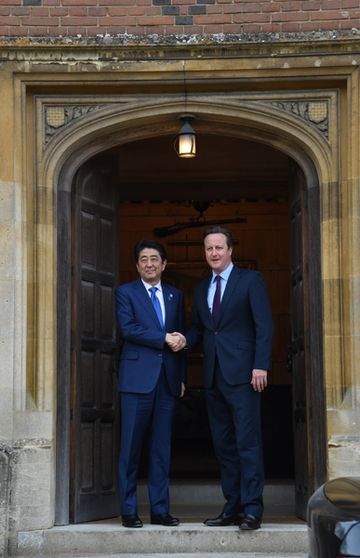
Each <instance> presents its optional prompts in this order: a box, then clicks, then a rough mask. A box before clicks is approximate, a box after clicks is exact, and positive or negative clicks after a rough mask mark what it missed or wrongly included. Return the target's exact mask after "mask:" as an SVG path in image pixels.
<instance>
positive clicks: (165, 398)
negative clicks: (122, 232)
mask: <svg viewBox="0 0 360 558" xmlns="http://www.w3.org/2000/svg"><path fill="white" fill-rule="evenodd" d="M135 259H136V267H137V270H138V272H139V275H140V277H139V278H138V279H137V280H136V281H133V282H131V283H127V284H125V285H121V286H120V287H117V289H116V291H115V299H116V318H117V323H118V327H119V330H120V334H121V337H122V340H123V348H122V353H121V360H120V365H119V379H118V390H119V392H120V409H121V441H120V456H119V488H120V498H121V514H122V524H123V525H124V526H125V527H135V528H136V527H142V525H143V523H142V521H141V519H140V518H139V516H138V508H137V495H136V486H137V475H138V468H139V462H140V457H141V450H142V446H143V442H144V437H145V434H146V435H147V436H148V442H149V444H148V445H149V463H148V492H149V500H150V506H151V523H153V524H160V525H167V526H176V525H178V524H179V520H178V519H177V518H176V517H173V516H171V515H170V513H169V468H170V453H171V431H172V423H173V415H174V408H175V403H176V400H177V398H179V397H182V396H183V394H184V391H185V384H184V382H185V360H184V355H183V353H176V352H173V351H172V350H171V348H170V347H171V345H172V344H173V343H174V342H176V340H178V337H177V335H176V334H171V333H169V332H175V331H177V332H182V331H183V330H184V302H183V295H182V293H181V292H180V291H179V290H178V289H176V288H174V287H171V286H169V285H166V284H163V283H161V275H162V272H163V271H164V269H165V267H166V253H165V249H164V247H163V246H162V245H161V244H158V243H157V242H154V241H152V240H143V241H140V242H138V243H137V245H136V247H135Z"/></svg>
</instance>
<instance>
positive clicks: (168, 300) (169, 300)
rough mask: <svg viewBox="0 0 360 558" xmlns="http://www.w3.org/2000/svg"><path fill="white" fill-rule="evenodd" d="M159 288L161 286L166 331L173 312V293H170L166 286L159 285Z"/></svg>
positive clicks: (170, 290)
mask: <svg viewBox="0 0 360 558" xmlns="http://www.w3.org/2000/svg"><path fill="white" fill-rule="evenodd" d="M161 286H162V292H163V297H164V305H165V329H166V324H167V323H168V322H170V319H171V317H172V315H173V312H174V304H173V302H174V293H173V292H172V289H171V288H170V287H169V286H168V285H165V284H164V283H161Z"/></svg>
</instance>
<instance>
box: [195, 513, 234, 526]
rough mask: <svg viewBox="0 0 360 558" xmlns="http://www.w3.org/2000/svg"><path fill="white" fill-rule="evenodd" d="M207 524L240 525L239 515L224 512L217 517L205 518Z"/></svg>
mask: <svg viewBox="0 0 360 558" xmlns="http://www.w3.org/2000/svg"><path fill="white" fill-rule="evenodd" d="M204 523H205V525H207V526H208V527H226V526H227V525H239V516H238V515H237V514H236V513H234V514H229V515H228V514H226V513H224V512H222V513H221V514H220V515H218V516H217V517H214V518H212V519H205V521H204Z"/></svg>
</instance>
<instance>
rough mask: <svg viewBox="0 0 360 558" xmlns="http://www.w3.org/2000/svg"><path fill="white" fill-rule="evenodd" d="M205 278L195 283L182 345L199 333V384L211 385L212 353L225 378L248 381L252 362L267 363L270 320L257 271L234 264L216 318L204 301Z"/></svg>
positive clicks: (255, 365)
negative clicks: (201, 366)
mask: <svg viewBox="0 0 360 558" xmlns="http://www.w3.org/2000/svg"><path fill="white" fill-rule="evenodd" d="M210 281H211V277H209V278H207V279H205V280H203V281H201V282H200V283H199V284H198V285H197V287H196V290H195V297H194V306H193V313H192V324H191V329H190V331H189V332H188V333H187V335H186V338H187V343H188V346H189V348H192V347H193V346H194V345H195V344H196V343H197V342H198V341H199V340H200V338H201V337H202V340H203V350H204V386H205V387H211V386H212V381H213V374H214V367H215V356H217V359H218V362H219V365H220V369H221V371H222V373H223V375H224V378H225V380H226V381H227V383H228V384H230V385H236V384H243V383H247V382H250V381H251V378H252V370H253V369H254V368H260V369H262V370H270V369H271V349H272V338H273V321H272V314H271V307H270V302H269V297H268V293H267V289H266V286H265V283H264V280H263V277H262V275H261V273H259V272H257V271H252V270H248V269H240V268H237V267H235V266H234V267H233V269H232V271H231V273H230V276H229V279H228V282H227V286H226V289H225V291H224V294H223V298H222V301H221V309H220V315H219V318H218V320H217V322H216V323H215V322H214V320H213V318H212V316H211V313H210V310H209V307H208V302H207V295H208V289H209V283H210Z"/></svg>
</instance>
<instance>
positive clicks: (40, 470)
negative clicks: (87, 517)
mask: <svg viewBox="0 0 360 558" xmlns="http://www.w3.org/2000/svg"><path fill="white" fill-rule="evenodd" d="M52 469H53V459H52V451H51V442H49V441H47V440H36V439H32V440H27V441H25V440H19V441H17V442H16V443H13V444H9V443H7V444H5V443H2V444H0V556H6V555H7V553H8V550H9V545H10V546H11V544H12V541H13V539H14V537H15V535H16V532H17V531H18V530H25V531H27V530H32V529H34V528H40V529H42V528H43V529H46V528H48V527H51V525H52V524H53V511H52V510H53V497H54V496H53V487H52V482H53V481H52V478H53V470H52Z"/></svg>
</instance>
